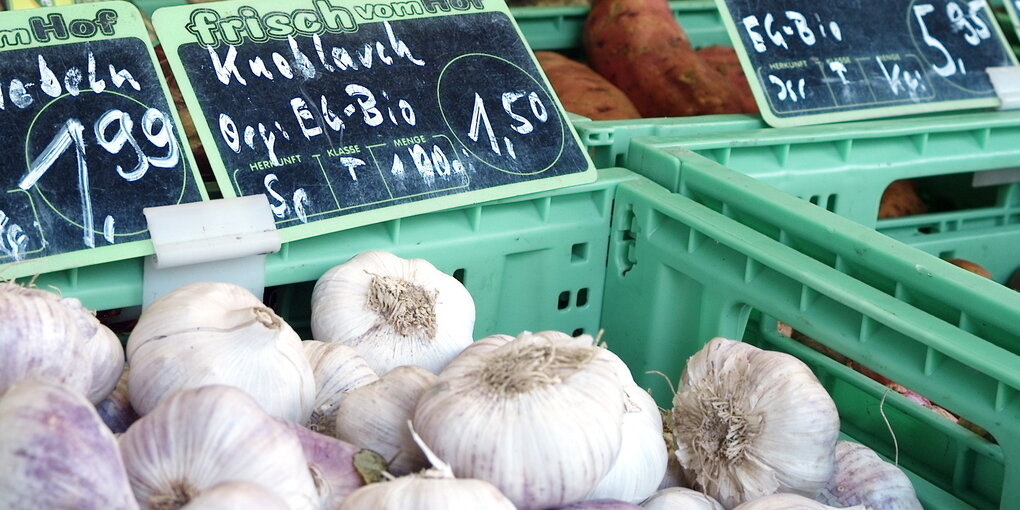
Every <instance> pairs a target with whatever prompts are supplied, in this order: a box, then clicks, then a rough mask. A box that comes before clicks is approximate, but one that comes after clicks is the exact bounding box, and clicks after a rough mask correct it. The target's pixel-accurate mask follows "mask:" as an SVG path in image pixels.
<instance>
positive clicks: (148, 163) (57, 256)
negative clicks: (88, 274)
mask: <svg viewBox="0 0 1020 510" xmlns="http://www.w3.org/2000/svg"><path fill="white" fill-rule="evenodd" d="M153 57H154V55H153V54H152V50H151V48H150V47H149V43H148V35H147V32H146V29H145V26H144V23H143V22H142V20H141V17H140V14H139V13H138V11H137V9H136V8H135V7H133V6H131V5H130V4H127V3H124V2H113V3H104V4H94V5H81V6H69V7H61V8H59V9H38V10H28V11H17V12H4V13H0V133H2V135H0V136H2V137H3V140H4V142H5V144H4V147H5V148H6V149H7V150H8V152H7V154H6V156H7V157H5V158H3V159H0V167H3V169H4V171H3V172H2V175H3V176H4V179H5V184H4V191H6V193H4V194H3V195H0V196H2V198H0V265H5V266H4V267H3V269H2V271H3V274H4V276H5V277H17V276H18V275H21V274H38V273H40V272H44V271H48V270H55V269H61V268H66V267H72V266H75V265H83V264H85V263H89V262H94V261H96V262H97V261H108V260H115V259H118V258H128V257H131V256H136V255H139V254H143V253H147V252H151V247H148V248H146V247H143V246H142V244H143V243H142V241H145V240H147V239H148V231H147V228H146V222H145V218H144V216H143V214H142V209H143V208H145V207H149V206H161V205H171V204H176V203H181V202H185V201H195V200H201V199H203V198H204V196H205V195H204V189H203V188H202V187H201V186H200V185H199V183H198V181H199V179H198V175H197V171H196V170H195V167H194V164H193V163H192V161H191V155H190V152H189V151H188V147H187V144H186V143H184V142H183V137H182V135H181V132H180V130H179V129H178V127H177V126H179V122H178V120H177V116H176V112H175V111H174V110H173V109H172V108H171V107H170V106H169V105H170V104H171V103H170V102H169V101H167V92H168V91H167V89H166V85H165V81H164V80H163V79H162V76H161V74H160V72H159V70H158V67H157V65H156V64H155V61H154V58H153Z"/></svg>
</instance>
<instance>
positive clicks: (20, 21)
mask: <svg viewBox="0 0 1020 510" xmlns="http://www.w3.org/2000/svg"><path fill="white" fill-rule="evenodd" d="M103 9H109V10H113V11H115V12H116V13H117V25H116V33H115V34H113V35H109V36H108V35H104V34H102V33H101V32H97V33H96V34H95V35H93V36H91V37H87V38H76V37H73V36H72V37H71V38H69V39H63V40H61V39H52V40H50V41H48V42H45V43H40V42H37V41H33V42H31V43H30V44H25V45H18V46H14V47H7V48H4V49H0V58H3V51H14V50H23V49H27V48H43V47H48V46H59V45H67V44H74V43H77V42H83V43H84V42H93V41H104V40H109V39H122V38H125V37H135V38H138V39H140V40H141V41H143V42H144V43H145V45H146V47H147V48H148V50H149V62H150V63H151V64H152V66H153V68H154V69H155V71H156V76H157V78H158V79H159V86H160V87H161V89H162V91H163V96H164V97H165V98H166V102H167V105H168V106H169V110H170V114H171V115H172V116H173V120H174V123H175V125H176V126H178V129H177V140H178V143H179V144H180V146H181V153H182V154H183V156H184V157H185V158H187V162H188V165H189V166H190V168H191V173H192V179H194V180H195V182H196V183H197V185H198V190H199V193H200V195H201V197H202V200H208V199H209V195H208V193H207V191H206V188H205V183H204V182H202V177H201V175H200V174H199V170H198V165H197V164H195V157H194V155H193V154H192V153H191V146H190V145H189V144H188V140H187V138H186V137H185V134H184V132H183V130H182V129H180V126H181V125H182V124H181V119H180V116H179V115H178V113H177V108H175V107H174V100H173V98H172V97H171V95H170V88H169V86H168V85H167V81H166V77H165V76H163V71H162V69H161V68H160V66H159V60H158V59H157V58H156V52H155V51H154V50H153V47H152V43H151V38H150V36H149V31H148V29H147V28H146V26H145V21H144V19H143V15H142V13H141V12H140V11H139V10H138V8H137V7H136V6H135V5H134V4H132V3H130V2H126V1H123V0H112V1H104V2H95V3H87V4H75V5H64V6H57V7H40V8H37V9H22V10H16V11H4V12H0V29H7V30H9V29H10V28H13V27H22V26H28V22H29V19H30V18H34V17H46V16H47V15H49V14H51V13H59V14H61V15H62V16H63V17H64V19H67V20H70V19H76V18H88V19H94V18H95V17H96V13H97V12H99V11H100V10H103ZM153 253H155V250H154V249H153V246H152V241H151V240H148V239H146V240H143V241H130V242H126V243H123V244H113V245H107V246H97V247H95V248H85V249H81V250H76V251H72V252H67V253H59V254H55V255H48V256H44V257H39V258H34V259H26V260H19V261H15V262H7V263H4V264H0V279H4V280H7V279H14V278H21V277H27V276H34V275H40V274H43V273H50V272H54V271H61V270H65V269H73V268H78V267H85V266H91V265H96V264H102V263H105V262H113V261H117V260H124V259H131V258H136V257H143V256H146V255H152V254H153Z"/></svg>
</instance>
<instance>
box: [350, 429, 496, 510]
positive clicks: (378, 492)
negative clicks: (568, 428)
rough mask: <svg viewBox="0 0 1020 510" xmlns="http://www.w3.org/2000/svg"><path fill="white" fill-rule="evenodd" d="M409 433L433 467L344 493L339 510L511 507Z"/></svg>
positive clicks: (489, 487)
mask: <svg viewBox="0 0 1020 510" xmlns="http://www.w3.org/2000/svg"><path fill="white" fill-rule="evenodd" d="M405 425H408V424H405ZM409 433H410V435H411V437H412V438H413V440H414V442H415V443H416V445H417V446H418V447H419V449H421V450H422V451H423V453H424V455H425V456H426V457H427V458H428V460H429V462H431V464H432V466H433V467H432V468H430V469H426V470H424V471H421V472H419V473H417V474H413V475H407V476H402V477H400V478H395V479H392V480H390V481H386V482H380V483H373V484H369V485H366V486H364V487H362V488H360V489H358V490H356V491H354V492H353V493H352V494H351V495H350V496H348V497H347V499H345V500H344V502H343V504H342V505H340V507H339V510H363V509H372V510H478V509H485V510H515V508H514V504H513V503H511V502H510V500H509V499H507V498H506V496H504V495H503V494H501V493H500V492H499V489H497V488H496V487H494V486H493V485H492V484H491V483H488V482H486V481H483V480H473V479H461V478H454V476H453V470H452V469H450V465H449V464H446V463H445V462H443V461H442V460H441V459H440V458H439V457H437V456H436V455H435V454H434V453H432V451H431V450H429V449H428V447H427V446H426V445H425V444H424V442H423V441H422V440H421V438H420V437H418V435H417V434H416V433H415V432H414V431H413V430H411V431H410V432H409Z"/></svg>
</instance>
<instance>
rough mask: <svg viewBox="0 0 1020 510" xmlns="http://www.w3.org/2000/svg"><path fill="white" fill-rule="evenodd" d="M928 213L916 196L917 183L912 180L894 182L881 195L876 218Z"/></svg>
mask: <svg viewBox="0 0 1020 510" xmlns="http://www.w3.org/2000/svg"><path fill="white" fill-rule="evenodd" d="M926 212H928V206H926V205H925V203H924V201H922V200H921V197H920V195H918V194H917V183H916V182H914V180H913V179H901V180H898V181H894V182H893V183H892V184H890V185H889V187H887V188H886V189H885V191H884V192H883V193H882V201H881V203H880V204H879V206H878V217H879V219H882V218H899V217H901V216H913V215H915V214H924V213H926Z"/></svg>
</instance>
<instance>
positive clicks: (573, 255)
mask: <svg viewBox="0 0 1020 510" xmlns="http://www.w3.org/2000/svg"><path fill="white" fill-rule="evenodd" d="M586 260H588V243H577V244H574V245H573V246H571V247H570V262H573V263H575V264H576V263H578V262H584V261H586Z"/></svg>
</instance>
